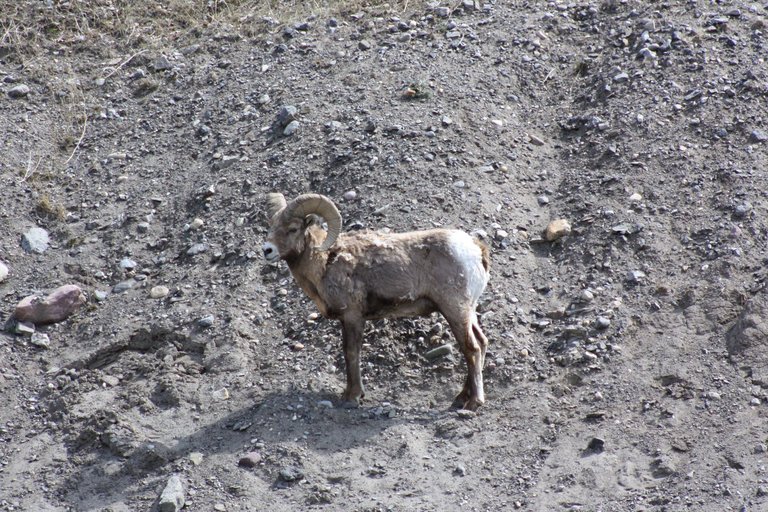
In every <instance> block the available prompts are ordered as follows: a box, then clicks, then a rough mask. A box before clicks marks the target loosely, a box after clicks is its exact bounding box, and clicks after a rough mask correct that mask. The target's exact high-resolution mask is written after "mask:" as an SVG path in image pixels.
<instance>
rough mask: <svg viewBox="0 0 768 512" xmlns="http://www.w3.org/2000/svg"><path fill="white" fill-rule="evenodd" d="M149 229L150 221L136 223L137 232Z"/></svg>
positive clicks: (144, 231)
mask: <svg viewBox="0 0 768 512" xmlns="http://www.w3.org/2000/svg"><path fill="white" fill-rule="evenodd" d="M147 231H149V222H139V223H138V224H136V232H137V233H146V232H147Z"/></svg>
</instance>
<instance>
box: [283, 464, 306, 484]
mask: <svg viewBox="0 0 768 512" xmlns="http://www.w3.org/2000/svg"><path fill="white" fill-rule="evenodd" d="M279 475H280V480H282V481H283V482H298V481H299V480H301V479H303V478H304V473H303V472H302V471H301V470H300V469H299V468H297V467H295V466H286V467H284V468H281V469H280V472H279Z"/></svg>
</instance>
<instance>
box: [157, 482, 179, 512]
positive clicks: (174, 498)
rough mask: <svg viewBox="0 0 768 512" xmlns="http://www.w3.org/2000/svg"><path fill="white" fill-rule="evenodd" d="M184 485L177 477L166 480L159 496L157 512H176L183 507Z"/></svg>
mask: <svg viewBox="0 0 768 512" xmlns="http://www.w3.org/2000/svg"><path fill="white" fill-rule="evenodd" d="M184 503H185V498H184V485H183V484H182V482H181V477H180V476H179V475H173V476H172V477H171V478H169V479H168V483H167V484H165V489H163V492H162V494H161V495H160V500H159V502H158V506H157V509H158V511H159V512H178V511H179V510H181V509H182V508H183V507H184Z"/></svg>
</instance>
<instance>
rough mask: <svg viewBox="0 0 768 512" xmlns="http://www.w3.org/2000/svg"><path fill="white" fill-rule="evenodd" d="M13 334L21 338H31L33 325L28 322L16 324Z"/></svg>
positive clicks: (33, 331)
mask: <svg viewBox="0 0 768 512" xmlns="http://www.w3.org/2000/svg"><path fill="white" fill-rule="evenodd" d="M14 332H15V333H16V334H21V335H22V336H32V335H33V334H34V333H35V325H34V324H31V323H28V322H16V327H15V328H14Z"/></svg>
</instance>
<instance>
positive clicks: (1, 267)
mask: <svg viewBox="0 0 768 512" xmlns="http://www.w3.org/2000/svg"><path fill="white" fill-rule="evenodd" d="M6 277H8V266H7V265H6V264H5V263H3V262H2V261H0V283H2V282H3V281H5V278H6Z"/></svg>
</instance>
